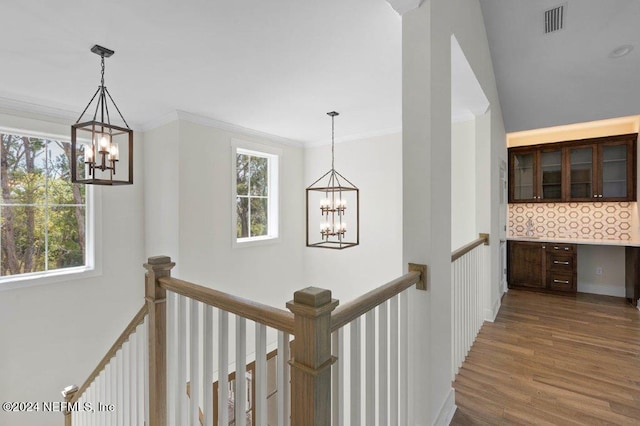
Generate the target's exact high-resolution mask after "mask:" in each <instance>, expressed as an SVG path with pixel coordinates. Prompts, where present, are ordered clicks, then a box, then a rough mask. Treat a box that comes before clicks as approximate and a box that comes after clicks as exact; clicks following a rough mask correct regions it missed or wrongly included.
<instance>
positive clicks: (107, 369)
mask: <svg viewBox="0 0 640 426" xmlns="http://www.w3.org/2000/svg"><path fill="white" fill-rule="evenodd" d="M103 395H104V402H105V404H113V402H111V362H109V363H107V365H105V366H104V394H103ZM111 416H112V412H109V411H107V412H105V415H104V425H105V426H108V425H110V424H111Z"/></svg>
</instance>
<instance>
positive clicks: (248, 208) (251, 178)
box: [233, 146, 278, 243]
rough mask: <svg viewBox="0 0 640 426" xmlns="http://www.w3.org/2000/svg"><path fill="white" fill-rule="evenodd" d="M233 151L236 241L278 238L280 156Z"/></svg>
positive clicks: (240, 150)
mask: <svg viewBox="0 0 640 426" xmlns="http://www.w3.org/2000/svg"><path fill="white" fill-rule="evenodd" d="M234 148H235V149H234V152H235V155H234V157H235V158H234V167H233V169H234V177H233V179H234V198H235V206H234V207H235V209H234V211H235V214H234V231H235V232H234V233H235V241H236V242H238V243H244V242H249V241H260V240H270V239H274V238H278V154H274V153H271V152H264V151H258V150H253V149H245V148H242V147H240V146H235V147H234Z"/></svg>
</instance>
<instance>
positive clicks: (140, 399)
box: [136, 321, 171, 425]
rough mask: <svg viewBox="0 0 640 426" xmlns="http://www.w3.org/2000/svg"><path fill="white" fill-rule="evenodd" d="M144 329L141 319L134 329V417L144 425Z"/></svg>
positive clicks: (145, 344) (137, 422)
mask: <svg viewBox="0 0 640 426" xmlns="http://www.w3.org/2000/svg"><path fill="white" fill-rule="evenodd" d="M144 330H145V323H144V321H143V323H142V324H140V325H139V326H138V328H137V329H136V335H137V336H138V337H137V341H136V343H137V344H138V349H137V351H136V364H137V367H136V369H137V371H138V374H137V377H136V380H137V381H138V384H137V386H136V388H137V389H138V392H137V393H136V405H137V406H138V408H137V413H138V416H137V417H136V424H137V425H144V421H145V419H144V401H145V392H146V391H145V386H144V354H145V352H144V351H145V348H146V346H147V340H146V338H145V334H144ZM169 389H171V388H169Z"/></svg>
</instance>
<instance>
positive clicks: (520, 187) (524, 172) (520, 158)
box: [513, 152, 535, 200]
mask: <svg viewBox="0 0 640 426" xmlns="http://www.w3.org/2000/svg"><path fill="white" fill-rule="evenodd" d="M534 155H535V153H533V152H527V153H516V154H513V199H514V200H533V199H534V185H533V184H534V182H533V178H534V167H533V161H534Z"/></svg>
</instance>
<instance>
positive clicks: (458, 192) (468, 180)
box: [451, 119, 478, 250]
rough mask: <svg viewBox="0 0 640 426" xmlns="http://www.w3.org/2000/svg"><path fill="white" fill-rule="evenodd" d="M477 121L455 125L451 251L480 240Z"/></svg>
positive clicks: (453, 133)
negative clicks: (477, 204)
mask: <svg viewBox="0 0 640 426" xmlns="http://www.w3.org/2000/svg"><path fill="white" fill-rule="evenodd" d="M475 182H476V120H475V119H474V120H469V121H461V122H457V123H452V124H451V248H452V249H453V250H456V249H458V248H460V247H462V246H463V245H465V244H467V243H469V242H471V241H473V240H475V239H476V238H478V231H477V229H476V214H477V213H476V185H475Z"/></svg>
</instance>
